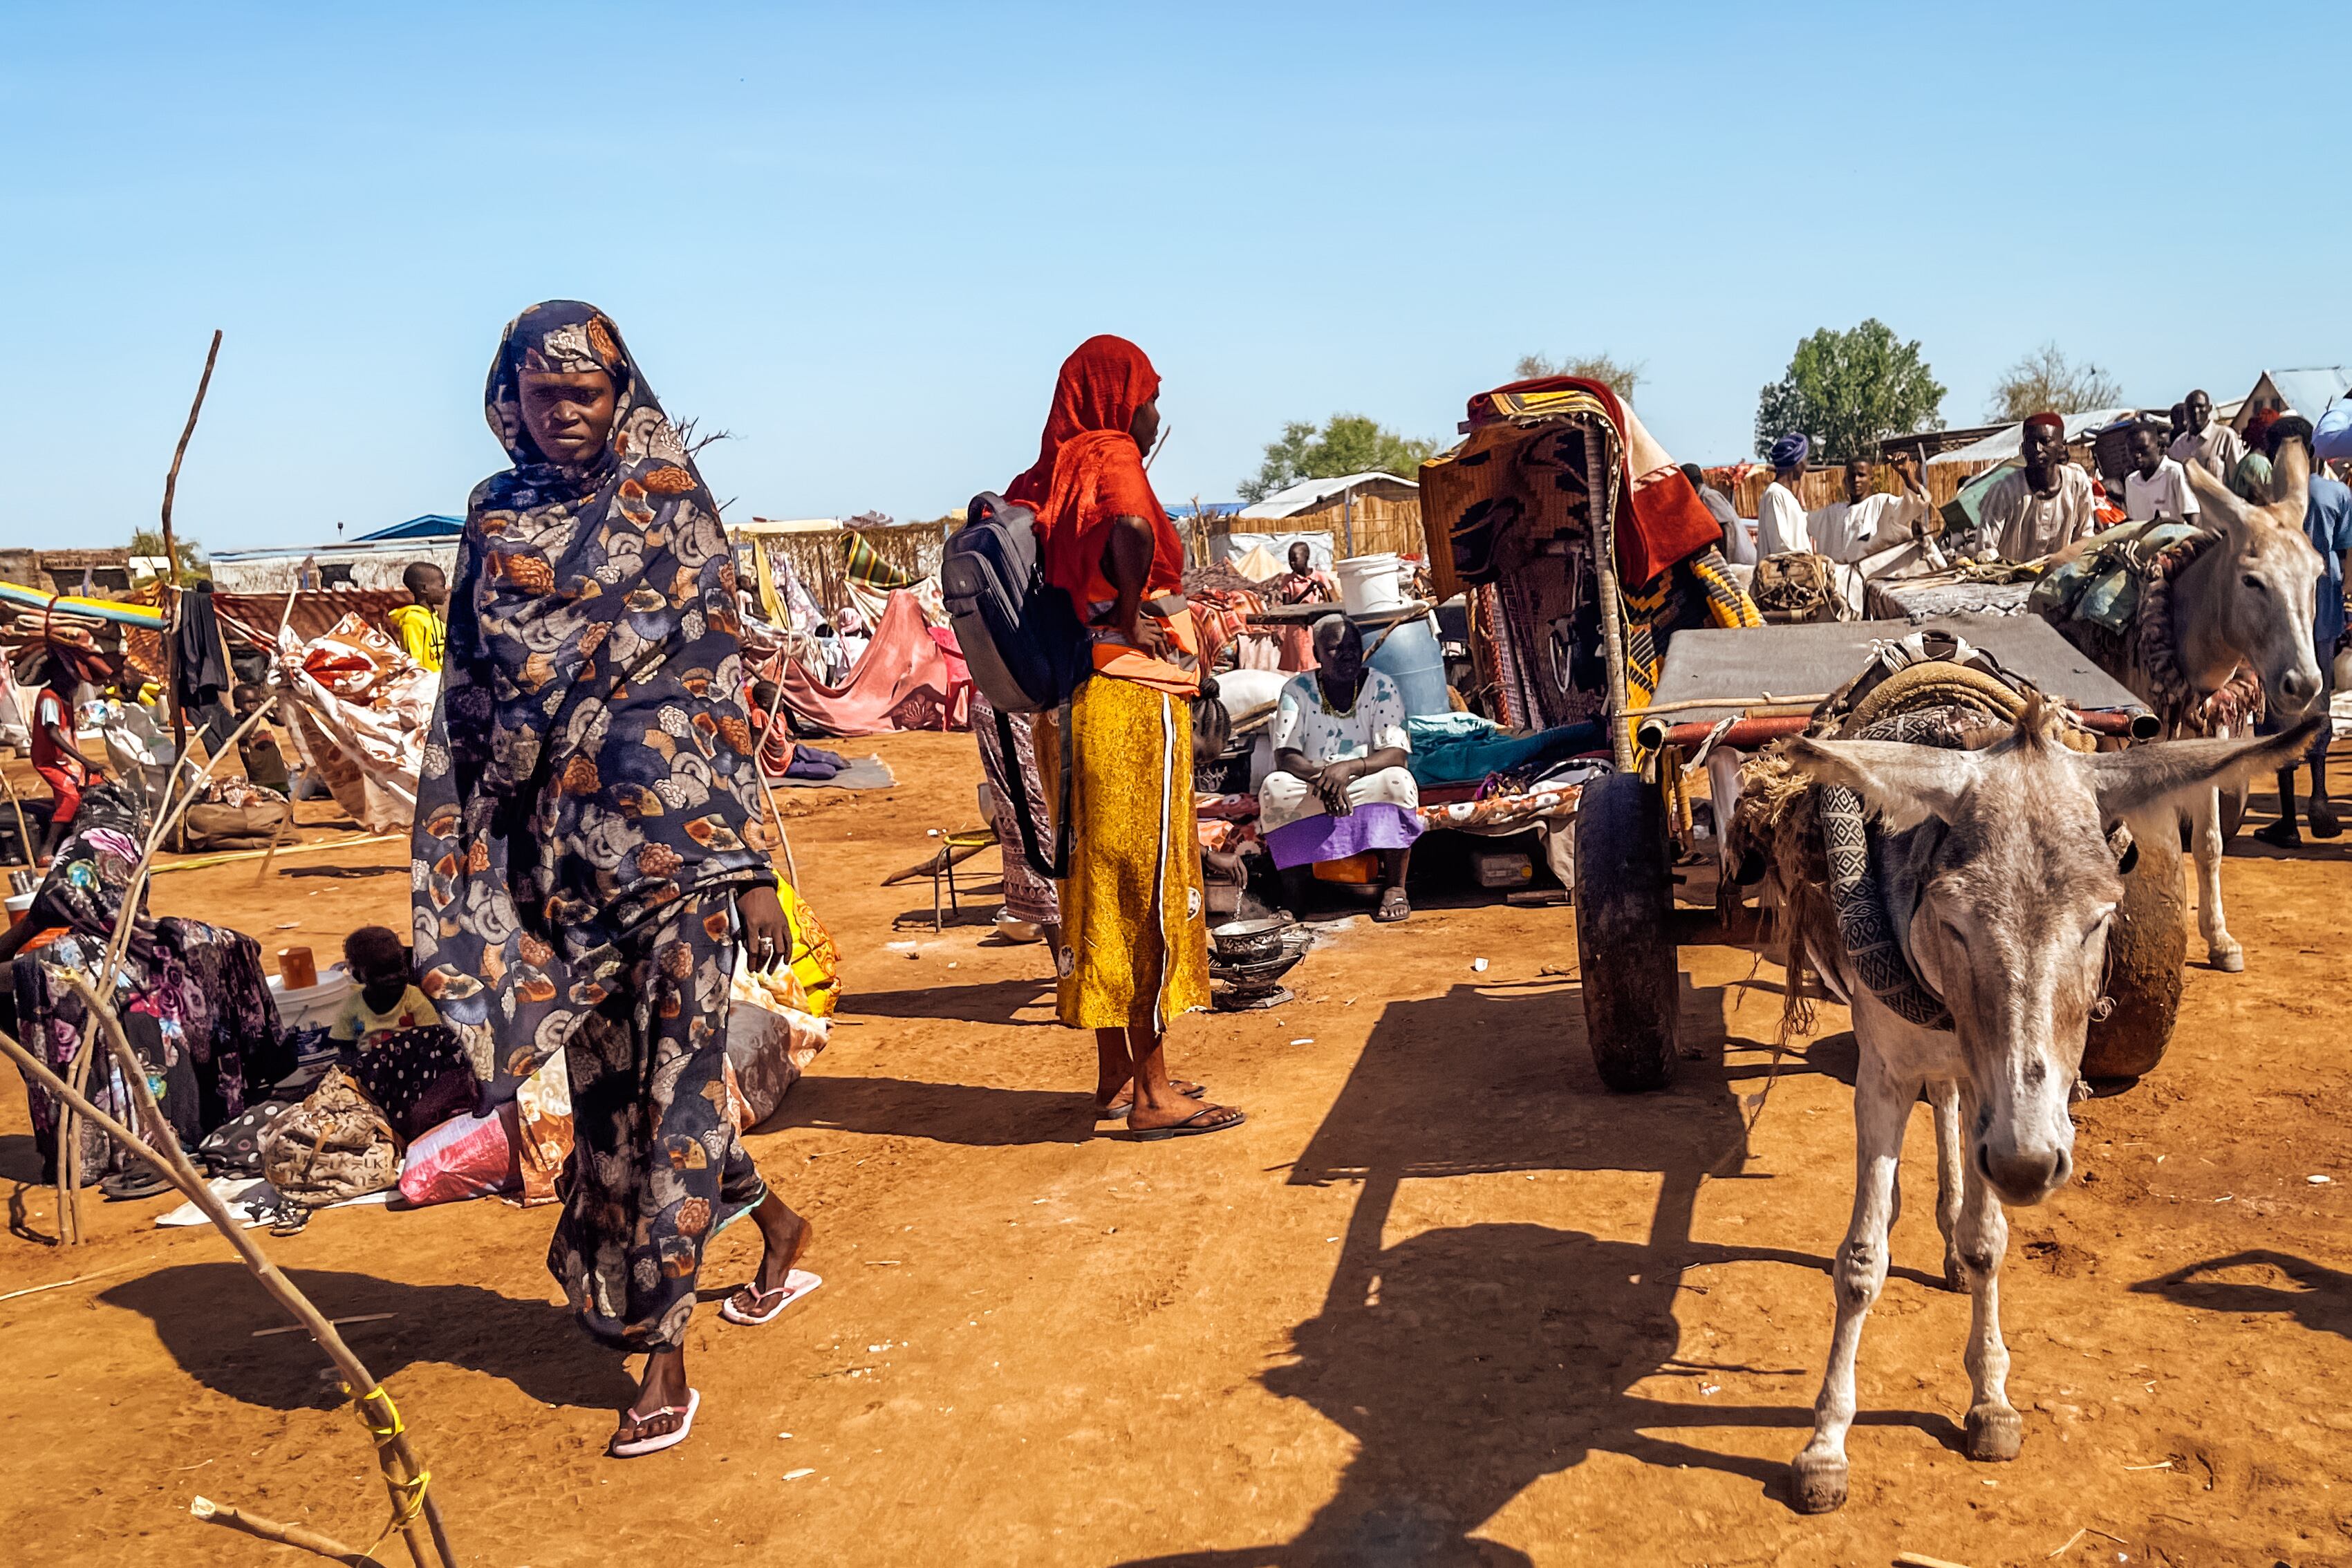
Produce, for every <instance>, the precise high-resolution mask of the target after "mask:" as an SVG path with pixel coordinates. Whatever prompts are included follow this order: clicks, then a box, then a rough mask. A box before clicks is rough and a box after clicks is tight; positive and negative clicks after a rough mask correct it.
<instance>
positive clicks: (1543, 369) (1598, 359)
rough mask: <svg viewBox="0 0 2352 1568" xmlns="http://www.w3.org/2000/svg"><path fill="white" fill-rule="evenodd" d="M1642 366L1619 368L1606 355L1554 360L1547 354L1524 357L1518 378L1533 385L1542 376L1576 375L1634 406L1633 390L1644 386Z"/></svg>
mask: <svg viewBox="0 0 2352 1568" xmlns="http://www.w3.org/2000/svg"><path fill="white" fill-rule="evenodd" d="M1642 371H1643V365H1642V363H1640V362H1639V361H1636V362H1634V363H1632V364H1619V363H1617V362H1616V361H1615V360H1613V359H1612V358H1610V357H1609V356H1608V355H1607V354H1580V355H1578V356H1577V357H1575V358H1573V359H1561V360H1555V359H1552V358H1550V357H1549V356H1548V355H1545V354H1521V355H1520V356H1519V364H1518V377H1519V379H1520V380H1521V381H1533V380H1534V379H1535V378H1536V377H1538V376H1539V375H1573V376H1578V377H1580V378H1581V379H1583V380H1585V381H1597V382H1599V383H1601V385H1603V386H1605V387H1607V388H1608V389H1609V390H1610V391H1612V392H1613V393H1615V394H1616V395H1618V396H1619V397H1621V398H1622V399H1624V400H1625V401H1626V402H1628V403H1631V402H1632V401H1633V389H1634V388H1635V387H1636V386H1639V385H1640V384H1642Z"/></svg>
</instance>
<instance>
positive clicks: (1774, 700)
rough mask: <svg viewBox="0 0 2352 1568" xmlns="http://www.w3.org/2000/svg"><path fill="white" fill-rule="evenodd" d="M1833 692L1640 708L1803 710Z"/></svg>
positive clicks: (1703, 699) (1695, 700) (1713, 699)
mask: <svg viewBox="0 0 2352 1568" xmlns="http://www.w3.org/2000/svg"><path fill="white" fill-rule="evenodd" d="M1834 695H1835V693H1833V692H1828V691H1816V692H1813V693H1811V695H1809V696H1797V697H1775V696H1773V695H1772V693H1770V692H1769V691H1768V692H1766V693H1764V695H1762V696H1761V697H1692V698H1688V699H1685V700H1683V701H1680V702H1653V703H1651V704H1650V705H1649V706H1648V707H1647V708H1643V709H1641V710H1639V711H1641V712H1643V713H1687V712H1690V711H1691V710H1694V709H1698V708H1728V709H1730V710H1733V711H1734V712H1740V713H1745V712H1748V711H1749V710H1753V709H1757V708H1788V709H1792V710H1808V709H1811V708H1812V707H1814V706H1815V705H1816V704H1819V703H1822V702H1826V701H1828V700H1830V699H1831V697H1832V696H1834Z"/></svg>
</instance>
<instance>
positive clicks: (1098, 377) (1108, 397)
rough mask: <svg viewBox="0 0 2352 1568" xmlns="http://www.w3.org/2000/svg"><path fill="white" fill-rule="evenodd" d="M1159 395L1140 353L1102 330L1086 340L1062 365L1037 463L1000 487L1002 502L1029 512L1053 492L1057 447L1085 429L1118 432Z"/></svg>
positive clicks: (1157, 382)
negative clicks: (1017, 504)
mask: <svg viewBox="0 0 2352 1568" xmlns="http://www.w3.org/2000/svg"><path fill="white" fill-rule="evenodd" d="M1159 395H1160V373H1159V372H1158V371H1156V370H1154V369H1152V368H1151V362H1150V360H1149V359H1147V358H1145V357H1144V353H1143V351H1142V350H1141V349H1139V348H1137V347H1136V346H1135V345H1134V344H1133V343H1131V342H1128V341H1127V340H1126V339H1125V338H1115V337H1112V336H1111V335H1110V334H1109V333H1108V332H1105V333H1103V334H1101V335H1100V336H1097V337H1091V338H1088V339H1087V341H1086V342H1082V343H1080V344H1079V345H1078V346H1077V350H1076V353H1072V354H1071V355H1070V357H1069V358H1067V359H1066V360H1064V361H1063V362H1062V374H1060V375H1059V376H1058V377H1056V378H1055V382H1054V407H1053V411H1052V412H1051V413H1049V414H1047V415H1046V416H1045V436H1044V437H1043V438H1041V439H1040V440H1039V441H1038V443H1037V461H1036V462H1035V463H1034V464H1033V465H1031V467H1030V468H1029V469H1028V471H1027V472H1026V473H1024V474H1022V475H1021V476H1019V477H1018V478H1017V479H1014V480H1013V482H1012V483H1011V484H1009V485H1007V486H1005V487H1004V499H1005V500H1009V501H1018V502H1020V503H1021V504H1022V505H1023V506H1025V507H1028V508H1030V509H1031V510H1035V509H1037V508H1039V507H1042V506H1044V505H1045V498H1046V497H1047V496H1048V495H1050V494H1052V493H1053V489H1054V459H1055V458H1057V457H1059V456H1060V455H1061V450H1062V444H1063V443H1064V442H1066V441H1067V440H1068V439H1069V438H1070V437H1073V436H1076V435H1079V434H1081V433H1083V432H1085V431H1088V430H1118V431H1124V430H1126V428H1127V427H1128V426H1129V425H1132V424H1134V423H1135V411H1136V410H1137V409H1139V408H1140V407H1142V406H1143V405H1145V404H1147V403H1149V402H1150V401H1151V400H1152V399H1153V398H1155V397H1157V396H1159Z"/></svg>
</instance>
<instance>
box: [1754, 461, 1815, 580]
mask: <svg viewBox="0 0 2352 1568" xmlns="http://www.w3.org/2000/svg"><path fill="white" fill-rule="evenodd" d="M1812 451H1813V444H1812V442H1811V441H1809V440H1807V439H1806V438H1805V437H1804V436H1803V435H1801V434H1796V433H1792V434H1790V435H1787V436H1783V437H1780V439H1779V440H1777V441H1775V442H1773V443H1772V451H1771V454H1770V456H1771V462H1772V482H1771V483H1770V484H1769V485H1767V486H1765V487H1764V494H1763V496H1762V497H1761V498H1760V499H1759V500H1758V501H1757V502H1756V553H1757V555H1758V556H1759V557H1763V556H1770V555H1785V554H1788V553H1790V552H1792V551H1793V552H1796V553H1798V554H1801V555H1810V554H1811V553H1812V552H1813V531H1812V527H1811V524H1810V523H1809V522H1808V521H1806V518H1805V503H1804V502H1803V501H1801V500H1798V499H1797V496H1798V490H1799V489H1800V488H1801V486H1802V485H1803V484H1804V481H1805V465H1806V459H1807V458H1811V456H1812Z"/></svg>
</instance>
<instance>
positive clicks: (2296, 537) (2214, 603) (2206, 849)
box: [2116, 440, 2324, 974]
mask: <svg viewBox="0 0 2352 1568" xmlns="http://www.w3.org/2000/svg"><path fill="white" fill-rule="evenodd" d="M2271 485H2272V489H2271V494H2272V495H2273V497H2274V498H2276V499H2274V500H2272V501H2270V502H2269V503H2268V504H2266V505H2263V506H2255V505H2253V504H2252V503H2251V502H2248V501H2245V500H2240V499H2239V498H2238V497H2237V496H2236V495H2235V494H2233V493H2232V492H2231V490H2230V489H2229V487H2228V486H2226V485H2224V484H2222V483H2221V481H2220V480H2219V479H2215V478H2213V476H2212V475H2211V474H2210V473H2208V472H2206V471H2205V468H2204V467H2203V465H2201V464H2197V463H2191V464H2189V486H2190V488H2191V489H2195V490H2196V492H2197V500H2198V504H2199V506H2200V508H2201V509H2202V510H2200V512H2199V514H2198V515H2199V519H2200V521H2201V522H2202V523H2203V525H2204V527H2205V528H2206V530H2207V531H2209V532H2211V533H2213V534H2214V535H2216V536H2217V538H2216V542H2215V543H2214V545H2212V546H2210V547H2209V548H2208V549H2206V550H2205V551H2204V552H2202V553H2200V555H2198V557H2197V558H2196V559H2195V560H2193V561H2191V562H2190V563H2189V564H2188V565H2187V566H2185V567H2183V568H2182V569H2181V571H2180V573H2179V575H2177V576H2176V577H2175V578H2174V579H2173V588H2172V594H2173V605H2174V609H2173V656H2174V658H2175V659H2176V660H2177V661H2178V668H2179V671H2180V674H2181V676H2182V677H2183V678H2184V679H2186V680H2187V682H2188V685H2189V689H2190V690H2191V691H2192V692H2193V693H2194V694H2195V695H2196V696H2197V697H2199V698H2203V697H2205V696H2207V695H2209V694H2210V693H2211V692H2213V691H2215V690H2218V689H2220V688H2221V687H2222V686H2223V685H2225V684H2226V683H2227V682H2228V681H2229V679H2230V678H2231V675H2233V674H2234V673H2236V671H2237V668H2238V666H2239V665H2240V664H2241V663H2242V664H2244V665H2245V666H2246V667H2247V668H2250V669H2252V671H2253V672H2254V675H2255V676H2256V678H2257V679H2260V680H2261V681H2262V685H2263V706H2264V707H2265V708H2266V709H2268V710H2269V711H2270V716H2271V717H2272V718H2273V719H2277V720H2287V721H2292V720H2295V719H2299V718H2301V717H2303V715H2305V713H2308V712H2309V711H2310V710H2311V708H2312V705H2313V704H2314V703H2315V702H2316V701H2318V700H2319V693H2320V690H2321V681H2320V670H2319V661H2318V652H2317V650H2316V649H2315V647H2313V646H2312V632H2311V627H2312V606H2313V601H2314V598H2315V593H2314V590H2315V588H2316V586H2317V584H2318V582H2319V578H2320V574H2321V572H2322V571H2323V570H2324V567H2323V564H2322V563H2321V561H2320V559H2319V552H2318V551H2316V550H2315V549H2313V548H2312V544H2311V541H2310V540H2309V539H2308V538H2306V537H2305V534H2304V531H2303V513H2304V507H2305V504H2306V503H2307V501H2308V500H2309V498H2310V493H2311V452H2310V449H2309V448H2308V447H2305V445H2304V443H2303V442H2301V441H2299V440H2288V441H2284V442H2281V443H2280V444H2279V449H2278V457H2277V460H2276V462H2275V463H2274V464H2273V468H2272V470H2271ZM2116 673H2122V674H2125V675H2126V679H2127V680H2128V681H2129V683H2130V684H2132V685H2134V686H2135V687H2140V686H2143V685H2144V684H2145V679H2144V677H2145V672H2142V671H2137V670H2135V671H2130V672H2116ZM2139 695H2140V696H2141V697H2142V698H2144V699H2148V700H2158V701H2159V703H2160V699H2161V697H2162V695H2163V694H2161V693H2157V692H2151V691H2148V690H2146V689H2142V690H2140V691H2139ZM2189 804H2190V812H2189V816H2190V823H2191V826H2192V828H2193V832H2192V834H2191V836H2190V839H2189V846H2190V847H2191V849H2193V850H2194V851H2195V854H2196V859H2197V928H2198V932H2199V934H2200V935H2201V936H2202V937H2203V938H2204V939H2205V952H2206V956H2207V958H2208V959H2209V960H2210V962H2211V963H2212V965H2213V967H2214V968H2216V969H2221V970H2226V971H2228V972H2229V973H2232V974H2234V973H2238V972H2239V971H2240V970H2242V969H2244V968H2245V967H2246V954H2245V950H2244V949H2243V948H2242V947H2240V946H2239V945H2238V942H2237V940H2236V939H2235V938H2233V937H2232V936H2231V934H2230V931H2229V928H2228V926H2227V925H2226V924H2225V923H2224V922H2223V921H2222V918H2221V851H2222V848H2223V844H2222V838H2221V792H2220V791H2219V790H2210V791H2208V792H2207V793H2206V794H2205V795H2204V796H2203V797H2202V798H2201V799H2200V800H2197V801H2195V802H2192V803H2189Z"/></svg>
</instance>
